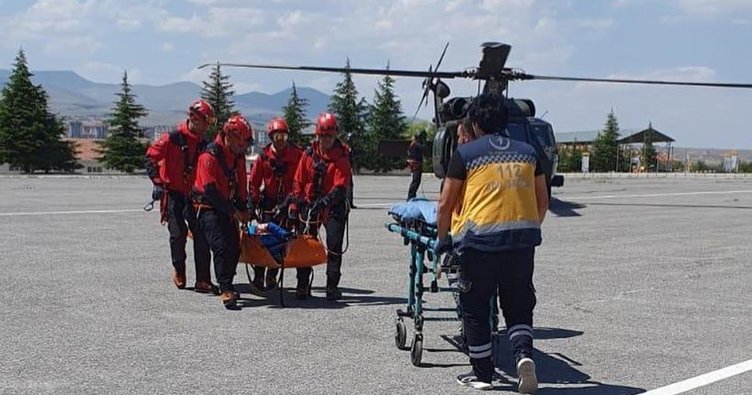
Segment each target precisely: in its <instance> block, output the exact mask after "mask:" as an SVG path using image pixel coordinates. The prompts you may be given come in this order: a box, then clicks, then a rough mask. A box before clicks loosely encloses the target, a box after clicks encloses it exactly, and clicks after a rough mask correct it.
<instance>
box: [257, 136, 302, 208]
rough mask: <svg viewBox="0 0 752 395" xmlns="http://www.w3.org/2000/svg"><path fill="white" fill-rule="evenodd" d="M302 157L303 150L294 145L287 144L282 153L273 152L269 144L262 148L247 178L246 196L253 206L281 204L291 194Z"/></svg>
mask: <svg viewBox="0 0 752 395" xmlns="http://www.w3.org/2000/svg"><path fill="white" fill-rule="evenodd" d="M302 155H303V149H302V148H300V147H298V146H297V145H294V144H289V143H288V144H287V147H286V148H285V149H284V150H283V151H282V152H277V151H275V150H274V149H273V145H272V144H271V143H270V144H269V145H267V146H266V147H264V150H263V152H262V153H261V155H259V157H258V159H257V160H256V162H255V163H254V164H253V167H252V168H251V174H250V175H249V176H248V194H249V195H250V199H251V201H252V202H253V204H254V206H259V205H262V206H263V205H264V203H267V205H268V204H274V205H277V204H279V203H282V201H283V200H284V199H285V198H286V197H287V195H289V194H290V193H291V192H292V184H293V179H294V178H295V171H296V170H297V169H298V163H299V162H300V157H301V156H302ZM263 208H265V209H269V208H271V207H263Z"/></svg>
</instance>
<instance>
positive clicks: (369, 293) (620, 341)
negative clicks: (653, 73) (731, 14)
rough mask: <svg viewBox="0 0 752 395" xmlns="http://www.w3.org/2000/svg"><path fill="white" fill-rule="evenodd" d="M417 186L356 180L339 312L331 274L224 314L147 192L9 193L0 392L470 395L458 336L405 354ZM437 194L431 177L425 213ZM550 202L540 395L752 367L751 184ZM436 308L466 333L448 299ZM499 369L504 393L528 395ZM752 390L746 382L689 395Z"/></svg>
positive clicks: (68, 189) (592, 189)
mask: <svg viewBox="0 0 752 395" xmlns="http://www.w3.org/2000/svg"><path fill="white" fill-rule="evenodd" d="M408 184H409V179H408V178H407V177H397V176H395V177H388V176H384V177H377V176H370V177H366V176H363V177H356V178H355V187H356V204H357V205H358V206H360V208H359V209H357V210H354V211H353V212H352V214H351V223H350V234H349V249H348V251H347V253H346V255H345V257H344V263H343V279H342V283H341V285H342V287H343V291H344V299H343V300H342V301H340V302H327V301H326V300H325V299H324V295H323V294H324V292H323V288H322V287H323V284H324V280H325V274H324V266H318V267H317V268H316V277H315V281H314V298H313V299H312V300H307V301H297V300H295V299H294V298H293V293H292V290H289V291H288V293H287V298H286V299H287V303H288V307H286V308H280V307H279V305H278V296H277V295H278V294H277V293H276V292H274V293H271V294H269V295H266V296H256V295H251V294H249V288H248V280H247V278H246V275H245V269H244V268H243V266H242V265H240V266H238V272H237V273H238V275H237V276H236V283H238V284H239V286H238V287H239V290H240V291H241V292H243V294H242V297H243V300H241V306H242V308H241V309H240V310H238V311H228V310H225V309H224V308H223V307H222V306H221V304H220V302H219V300H218V299H217V298H216V297H213V296H207V295H202V294H197V293H194V292H191V291H189V290H177V289H175V288H174V286H173V285H172V283H171V281H170V273H171V265H170V263H169V262H170V258H169V248H168V244H167V238H168V235H167V229H166V228H164V227H162V226H160V225H159V223H158V215H157V213H156V210H155V211H154V212H150V213H145V212H144V211H143V210H141V207H142V206H143V205H144V203H146V201H147V200H148V198H149V196H150V193H151V188H150V185H149V183H148V181H147V180H146V179H145V178H142V177H92V178H85V177H79V178H76V177H72V178H66V177H50V178H27V177H3V178H0V196H2V197H3V198H2V199H0V240H1V244H0V245H1V246H2V247H1V248H0V273H2V278H3V281H2V283H3V285H2V287H0V317H1V318H0V393H9V394H15V393H29V394H60V393H76V394H82V393H110V394H132V393H160V394H162V393H220V392H222V393H262V394H267V393H299V394H332V393H341V394H365V393H369V394H370V393H374V394H376V393H378V394H382V393H383V394H403V393H434V394H445V393H460V394H461V393H472V392H473V390H471V389H466V388H462V387H460V386H459V385H457V384H456V383H455V376H456V375H458V374H460V373H465V372H466V371H468V370H469V364H468V361H467V358H466V356H465V355H464V354H462V353H461V352H460V351H459V350H458V349H457V348H456V347H455V345H454V336H455V335H456V334H457V326H458V323H457V322H435V321H429V322H426V324H425V332H424V333H425V338H424V348H425V349H424V352H423V359H422V360H423V362H424V366H423V367H414V366H412V364H411V363H410V353H409V351H401V350H398V349H397V348H396V347H395V345H394V339H393V332H394V320H395V310H396V309H398V308H404V300H405V299H404V298H405V285H406V279H407V268H408V248H407V247H405V246H403V244H402V240H401V238H400V237H399V236H397V235H396V234H393V233H389V232H388V231H387V230H386V229H385V228H384V223H385V222H387V221H389V220H390V218H389V216H388V215H387V206H388V205H389V204H390V203H393V202H397V201H401V200H403V199H404V196H405V195H406V192H407V187H408ZM438 188H439V183H438V181H437V180H436V179H434V178H433V177H429V176H425V177H424V185H423V189H422V192H423V193H424V194H425V196H427V197H428V198H431V199H435V198H436V197H437V196H438ZM554 198H555V200H554V201H553V202H552V207H551V210H550V212H549V215H548V217H547V218H546V221H545V224H544V226H543V232H544V234H543V237H544V244H543V245H542V246H541V247H540V248H539V249H538V252H537V255H536V258H537V261H536V273H535V284H536V288H537V292H538V305H537V307H536V315H535V326H536V331H535V334H536V343H535V347H536V350H537V351H536V354H535V356H534V358H535V359H536V363H537V365H538V376H539V380H540V381H541V385H540V390H539V392H538V393H539V394H586V395H591V394H625V395H626V394H637V393H642V392H645V391H648V390H653V389H656V388H660V387H664V386H668V385H670V384H673V383H677V382H681V381H684V380H687V379H690V378H693V377H696V376H700V375H703V374H706V373H709V372H713V371H716V370H719V369H722V368H726V367H728V366H731V365H735V364H739V363H742V362H745V361H749V360H751V359H752V341H750V339H752V314H750V302H752V270H751V269H752V263H751V261H752V259H750V256H752V244H751V243H750V237H752V236H751V235H752V221H750V218H752V180H751V181H747V180H733V179H723V180H718V179H704V178H696V179H588V180H568V181H567V183H566V185H565V186H564V187H563V188H559V189H555V190H554ZM189 244H190V243H189ZM190 255H191V253H190V251H189V257H190ZM187 266H188V281H189V286H191V285H192V284H193V280H194V278H193V271H192V258H189V262H188V265H187ZM286 274H287V275H286V278H287V281H286V285H287V286H288V287H290V286H294V271H291V270H288V271H287V273H286ZM424 299H425V300H426V302H427V306H428V307H431V308H438V309H443V310H444V311H439V312H437V313H436V314H438V315H441V316H444V317H451V316H452V314H453V312H452V311H451V308H452V307H453V300H452V296H451V294H450V293H447V292H442V293H436V294H430V293H427V294H426V295H425V297H424ZM407 322H408V344H409V342H410V339H411V338H412V325H411V321H407ZM502 343H503V342H502ZM504 347H506V346H505V345H503V344H502V351H503V352H507V349H506V348H504ZM501 359H502V361H504V362H505V363H504V364H503V366H502V369H501V370H500V371H499V373H500V375H499V378H500V380H499V381H496V382H495V383H494V384H495V385H496V390H497V393H514V390H515V389H516V386H515V380H514V379H513V375H511V374H510V372H511V369H510V367H509V366H508V365H509V361H508V359H509V358H508V357H507V356H506V353H505V354H502V357H501ZM751 384H752V371H750V370H749V369H748V370H746V372H744V373H741V374H738V375H734V376H732V377H729V378H727V379H724V380H720V381H716V382H713V383H712V384H709V385H707V386H704V387H700V388H697V389H694V390H692V391H689V392H686V393H689V394H742V393H752V388H750V387H751ZM663 393H664V394H668V393H671V394H673V393H679V392H663Z"/></svg>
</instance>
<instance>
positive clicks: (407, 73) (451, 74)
mask: <svg viewBox="0 0 752 395" xmlns="http://www.w3.org/2000/svg"><path fill="white" fill-rule="evenodd" d="M217 64H219V65H220V66H224V67H244V68H252V69H273V70H298V71H318V72H325V73H345V72H350V73H351V74H364V75H390V76H393V77H417V78H429V77H439V78H469V77H470V74H469V73H468V72H467V71H444V72H431V71H428V72H426V71H418V70H394V69H389V70H387V69H360V68H349V69H348V68H345V67H316V66H279V65H268V64H246V63H221V62H219V63H209V64H203V65H201V66H199V67H198V68H199V69H202V68H204V67H208V66H214V65H217Z"/></svg>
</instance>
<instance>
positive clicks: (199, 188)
mask: <svg viewBox="0 0 752 395" xmlns="http://www.w3.org/2000/svg"><path fill="white" fill-rule="evenodd" d="M220 160H221V162H220ZM245 181H246V170H245V155H235V154H234V153H232V151H230V149H229V148H227V147H226V146H225V144H224V142H223V141H222V139H221V138H220V137H219V136H217V139H216V140H215V141H214V142H213V143H211V144H209V146H208V147H206V150H205V151H204V152H203V153H202V154H201V155H200V156H199V158H198V167H197V169H196V182H195V183H194V184H193V201H194V203H196V204H199V205H207V206H211V207H212V208H214V209H215V210H217V211H220V212H223V213H225V214H228V215H232V214H234V213H235V211H245V210H246V206H247V204H248V187H247V184H246V182H245Z"/></svg>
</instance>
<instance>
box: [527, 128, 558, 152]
mask: <svg viewBox="0 0 752 395" xmlns="http://www.w3.org/2000/svg"><path fill="white" fill-rule="evenodd" d="M530 128H531V129H532V132H533V134H534V135H535V137H537V138H538V141H540V143H541V145H542V146H544V147H553V146H554V142H553V140H552V136H553V132H552V131H551V127H550V126H549V125H530Z"/></svg>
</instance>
